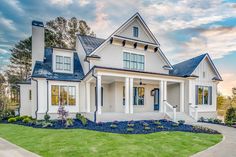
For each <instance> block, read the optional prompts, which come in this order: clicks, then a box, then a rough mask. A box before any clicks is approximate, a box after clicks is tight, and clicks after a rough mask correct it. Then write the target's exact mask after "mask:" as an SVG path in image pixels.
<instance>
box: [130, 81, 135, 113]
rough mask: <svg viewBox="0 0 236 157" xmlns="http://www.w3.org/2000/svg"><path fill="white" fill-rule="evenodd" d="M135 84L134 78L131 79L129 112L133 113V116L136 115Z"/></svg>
mask: <svg viewBox="0 0 236 157" xmlns="http://www.w3.org/2000/svg"><path fill="white" fill-rule="evenodd" d="M133 83H134V80H133V78H130V79H129V107H130V108H129V112H130V113H131V114H133V113H134V108H133V107H134V105H133V104H134V102H133V101H134V96H133V86H134V85H133Z"/></svg>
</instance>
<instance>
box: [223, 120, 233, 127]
mask: <svg viewBox="0 0 236 157" xmlns="http://www.w3.org/2000/svg"><path fill="white" fill-rule="evenodd" d="M225 124H226V125H227V126H232V125H233V124H234V122H233V121H226V122H225Z"/></svg>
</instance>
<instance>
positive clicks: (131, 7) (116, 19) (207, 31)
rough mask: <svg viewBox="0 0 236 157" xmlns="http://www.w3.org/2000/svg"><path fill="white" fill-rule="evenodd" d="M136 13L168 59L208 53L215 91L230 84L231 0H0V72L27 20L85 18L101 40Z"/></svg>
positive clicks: (233, 64)
mask: <svg viewBox="0 0 236 157" xmlns="http://www.w3.org/2000/svg"><path fill="white" fill-rule="evenodd" d="M136 12H139V13H140V15H141V16H142V17H143V19H144V20H145V21H146V23H147V25H148V26H149V28H150V29H151V31H152V32H153V34H154V35H155V36H156V38H157V40H158V41H159V43H160V44H161V49H162V51H163V52H164V53H165V55H166V56H167V58H168V59H169V61H170V62H171V64H176V63H178V62H180V61H183V60H185V59H189V58H191V57H194V56H197V55H200V54H202V53H209V55H210V57H211V58H212V59H213V62H214V63H215V66H216V67H217V69H218V71H219V72H220V74H221V76H222V78H223V80H224V81H223V82H220V83H219V92H220V93H222V94H224V95H231V88H232V87H236V0H209V1H206V0H181V1H176V0H165V1H163V0H143V1H141V0H112V1H111V0H97V1H96V0H41V1H32V0H21V1H20V0H1V5H0V72H2V71H4V70H5V69H6V68H7V65H8V64H9V57H10V51H9V49H11V48H12V47H13V46H14V44H15V43H17V42H18V41H20V40H23V39H25V38H27V37H29V36H30V35H31V22H32V20H38V21H43V22H44V23H45V22H46V21H49V20H52V19H54V18H56V17H58V16H63V17H65V18H71V17H77V18H78V19H83V20H85V21H86V22H87V23H88V24H89V26H90V27H91V28H92V30H93V31H94V32H95V34H96V36H97V37H101V38H107V37H108V36H109V35H110V34H111V33H112V32H113V31H115V30H116V29H117V28H118V27H119V26H120V25H121V24H123V23H124V22H125V21H126V20H127V19H128V18H129V17H131V16H132V15H133V14H135V13H136Z"/></svg>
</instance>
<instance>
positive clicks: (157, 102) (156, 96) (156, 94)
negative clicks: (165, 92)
mask: <svg viewBox="0 0 236 157" xmlns="http://www.w3.org/2000/svg"><path fill="white" fill-rule="evenodd" d="M153 94H154V110H155V111H156V110H159V108H160V100H159V95H160V94H159V88H155V89H154V90H153Z"/></svg>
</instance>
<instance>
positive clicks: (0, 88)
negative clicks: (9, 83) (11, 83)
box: [0, 73, 6, 111]
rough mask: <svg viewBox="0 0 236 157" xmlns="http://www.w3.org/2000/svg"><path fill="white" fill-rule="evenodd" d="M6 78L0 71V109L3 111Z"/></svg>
mask: <svg viewBox="0 0 236 157" xmlns="http://www.w3.org/2000/svg"><path fill="white" fill-rule="evenodd" d="M5 82H6V80H5V78H4V76H3V75H2V74H1V73H0V111H2V110H3V109H4V107H5V100H6V98H5V88H6V87H5Z"/></svg>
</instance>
